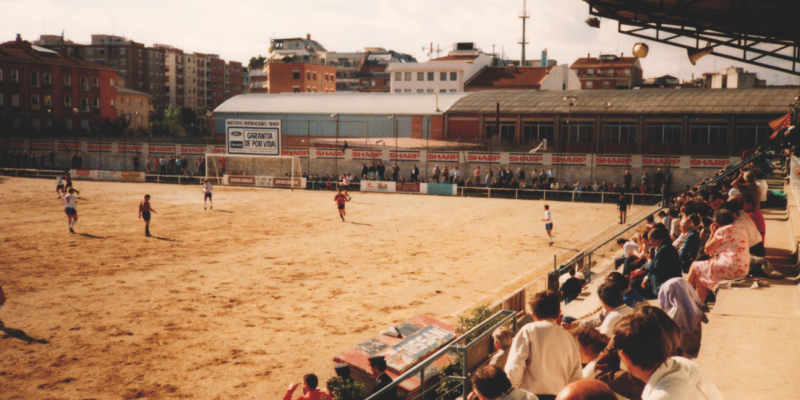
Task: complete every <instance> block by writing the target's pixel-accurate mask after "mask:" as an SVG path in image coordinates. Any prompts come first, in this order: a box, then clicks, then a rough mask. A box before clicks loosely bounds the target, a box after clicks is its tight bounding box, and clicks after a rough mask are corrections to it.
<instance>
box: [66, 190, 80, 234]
mask: <svg viewBox="0 0 800 400" xmlns="http://www.w3.org/2000/svg"><path fill="white" fill-rule="evenodd" d="M73 193H75V189H70V190H69V193H67V195H66V196H64V212H65V213H66V214H67V222H68V223H69V233H75V230H73V229H72V228H73V227H74V226H75V224H76V223H77V222H78V211H77V210H76V209H75V195H74V194H73Z"/></svg>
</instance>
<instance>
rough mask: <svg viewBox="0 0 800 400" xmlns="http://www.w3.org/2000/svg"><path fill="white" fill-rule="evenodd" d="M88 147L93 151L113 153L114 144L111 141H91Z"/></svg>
mask: <svg viewBox="0 0 800 400" xmlns="http://www.w3.org/2000/svg"><path fill="white" fill-rule="evenodd" d="M87 149H88V150H89V151H90V152H92V153H111V150H112V146H111V143H99V142H97V143H93V142H89V143H88V144H87Z"/></svg>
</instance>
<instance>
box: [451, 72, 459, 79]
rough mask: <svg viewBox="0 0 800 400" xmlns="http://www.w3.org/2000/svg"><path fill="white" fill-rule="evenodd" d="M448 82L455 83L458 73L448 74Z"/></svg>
mask: <svg viewBox="0 0 800 400" xmlns="http://www.w3.org/2000/svg"><path fill="white" fill-rule="evenodd" d="M450 80H451V81H457V80H458V72H451V73H450Z"/></svg>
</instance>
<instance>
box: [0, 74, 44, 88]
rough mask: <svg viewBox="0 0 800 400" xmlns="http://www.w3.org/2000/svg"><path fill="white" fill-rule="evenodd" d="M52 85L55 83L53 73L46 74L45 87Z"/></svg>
mask: <svg viewBox="0 0 800 400" xmlns="http://www.w3.org/2000/svg"><path fill="white" fill-rule="evenodd" d="M0 80H2V79H0ZM52 83H53V75H52V74H51V73H49V72H45V73H44V84H45V85H50V84H52Z"/></svg>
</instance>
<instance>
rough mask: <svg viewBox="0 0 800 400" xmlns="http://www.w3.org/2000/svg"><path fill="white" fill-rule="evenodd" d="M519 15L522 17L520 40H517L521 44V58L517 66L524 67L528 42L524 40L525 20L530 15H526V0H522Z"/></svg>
mask: <svg viewBox="0 0 800 400" xmlns="http://www.w3.org/2000/svg"><path fill="white" fill-rule="evenodd" d="M519 17H520V18H521V19H522V40H520V41H519V44H521V45H522V59H521V60H520V62H519V66H520V67H524V66H525V45H526V44H528V42H526V41H525V20H526V19H528V18H530V17H531V16H530V15H528V0H522V13H520V14H519Z"/></svg>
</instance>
